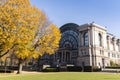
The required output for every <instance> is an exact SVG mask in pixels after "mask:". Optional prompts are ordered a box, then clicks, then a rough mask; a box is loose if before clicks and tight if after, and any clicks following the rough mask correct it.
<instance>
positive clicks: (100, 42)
mask: <svg viewBox="0 0 120 80" xmlns="http://www.w3.org/2000/svg"><path fill="white" fill-rule="evenodd" d="M98 39H99V46H102V35H101V34H100V33H99V34H98Z"/></svg>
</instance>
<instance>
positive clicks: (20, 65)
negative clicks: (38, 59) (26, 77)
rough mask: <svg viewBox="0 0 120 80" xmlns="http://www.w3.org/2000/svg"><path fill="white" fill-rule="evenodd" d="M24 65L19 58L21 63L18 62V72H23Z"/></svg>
mask: <svg viewBox="0 0 120 80" xmlns="http://www.w3.org/2000/svg"><path fill="white" fill-rule="evenodd" d="M22 67H23V65H22V60H21V59H19V63H18V72H17V74H21V72H22Z"/></svg>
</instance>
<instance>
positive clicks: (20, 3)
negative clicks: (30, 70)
mask: <svg viewBox="0 0 120 80" xmlns="http://www.w3.org/2000/svg"><path fill="white" fill-rule="evenodd" d="M47 21H48V20H47V18H46V15H45V14H44V13H43V12H42V11H41V10H39V9H37V8H36V7H33V6H31V5H30V2H29V0H8V1H7V2H6V3H5V4H4V5H2V6H0V55H2V54H4V52H5V51H7V50H9V49H11V47H12V46H14V48H13V49H14V50H15V56H16V57H17V58H19V59H22V60H24V59H26V58H31V57H33V58H38V57H39V56H41V55H42V54H44V53H50V54H53V53H54V52H55V51H56V50H57V48H58V47H59V40H60V38H61V34H60V31H59V29H58V28H57V27H56V26H55V25H54V24H50V25H47ZM39 32H41V34H39ZM42 32H43V33H42ZM36 35H37V36H39V37H38V38H36ZM40 35H42V36H40ZM34 41H37V42H34ZM36 45H37V47H34V46H36Z"/></svg>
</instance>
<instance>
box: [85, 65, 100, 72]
mask: <svg viewBox="0 0 120 80" xmlns="http://www.w3.org/2000/svg"><path fill="white" fill-rule="evenodd" d="M84 71H85V72H92V71H94V72H97V71H101V69H100V68H98V67H97V66H84Z"/></svg>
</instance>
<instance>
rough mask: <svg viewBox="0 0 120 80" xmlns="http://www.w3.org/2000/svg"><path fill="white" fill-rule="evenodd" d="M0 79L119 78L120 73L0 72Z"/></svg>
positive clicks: (95, 79)
mask: <svg viewBox="0 0 120 80" xmlns="http://www.w3.org/2000/svg"><path fill="white" fill-rule="evenodd" d="M0 80H120V74H116V73H113V74H112V73H92V72H89V73H88V72H85V73H83V72H59V73H40V74H38V73H37V74H36V73H34V74H20V75H17V74H2V75H1V74H0Z"/></svg>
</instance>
